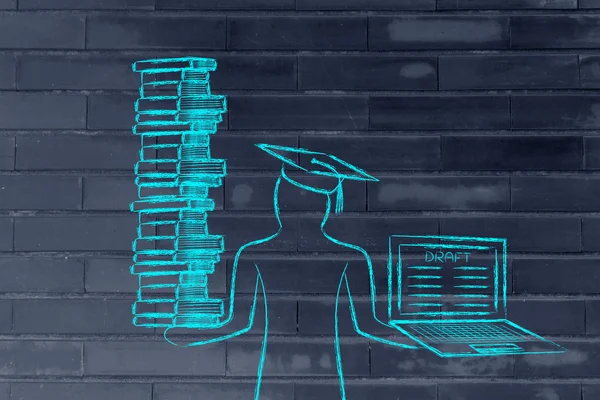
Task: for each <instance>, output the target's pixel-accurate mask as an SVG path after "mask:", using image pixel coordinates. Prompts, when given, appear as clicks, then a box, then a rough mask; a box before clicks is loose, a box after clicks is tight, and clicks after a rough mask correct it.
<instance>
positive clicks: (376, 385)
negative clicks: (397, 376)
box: [295, 380, 437, 400]
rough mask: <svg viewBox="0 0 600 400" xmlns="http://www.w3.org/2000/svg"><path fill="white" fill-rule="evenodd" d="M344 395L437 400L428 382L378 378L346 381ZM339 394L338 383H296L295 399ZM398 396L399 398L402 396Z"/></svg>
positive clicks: (323, 399) (381, 399)
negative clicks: (391, 380) (382, 379)
mask: <svg viewBox="0 0 600 400" xmlns="http://www.w3.org/2000/svg"><path fill="white" fill-rule="evenodd" d="M345 389H346V396H347V398H350V399H367V398H376V399H378V400H398V396H399V395H401V396H402V397H406V398H407V399H419V400H437V395H436V387H435V385H434V384H428V383H404V382H402V383H400V382H398V381H394V382H385V381H380V380H377V381H375V380H372V381H369V380H364V381H363V380H361V381H358V382H346V388H345ZM339 396H340V386H339V384H331V383H328V384H327V383H318V382H315V383H297V384H296V397H295V400H328V399H335V398H337V397H339ZM402 397H400V398H402Z"/></svg>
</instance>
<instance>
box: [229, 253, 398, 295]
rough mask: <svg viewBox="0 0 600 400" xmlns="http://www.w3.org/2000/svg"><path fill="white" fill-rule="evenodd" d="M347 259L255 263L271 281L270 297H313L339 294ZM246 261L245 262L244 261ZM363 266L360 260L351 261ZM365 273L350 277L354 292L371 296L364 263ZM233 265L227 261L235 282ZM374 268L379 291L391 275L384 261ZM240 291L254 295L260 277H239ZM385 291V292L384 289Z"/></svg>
mask: <svg viewBox="0 0 600 400" xmlns="http://www.w3.org/2000/svg"><path fill="white" fill-rule="evenodd" d="M349 261H350V260H349V259H346V258H345V257H339V258H337V257H336V258H332V257H328V258H321V257H320V258H315V257H302V258H300V257H296V258H295V259H290V258H276V259H272V258H264V257H257V258H252V262H256V264H257V265H258V267H259V268H260V273H261V276H262V277H263V279H264V281H265V282H267V283H265V285H268V293H269V294H279V293H281V294H294V295H301V294H305V293H311V294H315V295H317V294H331V295H334V294H336V293H337V290H338V286H339V284H340V277H341V276H342V272H343V271H344V268H345V267H346V264H347V263H348V262H349ZM240 262H242V261H240ZM350 262H354V263H359V261H350ZM362 263H363V266H364V267H365V268H363V270H362V271H361V272H362V274H360V273H358V274H354V275H352V276H350V277H349V279H350V286H351V287H352V290H353V293H356V294H369V293H370V287H369V285H368V278H369V275H368V270H367V268H366V262H364V261H363V262H362ZM232 268H233V262H232V260H228V262H227V282H230V281H231V274H232ZM373 268H374V270H376V271H379V272H380V274H376V276H375V277H376V278H380V279H379V281H377V282H376V285H377V287H378V288H381V287H383V286H382V285H383V284H385V285H387V276H385V275H384V274H383V273H382V271H385V272H387V262H385V261H383V260H373ZM236 278H237V280H236V291H237V292H239V293H252V294H253V293H254V288H255V286H256V278H255V277H254V275H251V274H245V275H242V274H240V275H237V276H236ZM380 290H381V289H380Z"/></svg>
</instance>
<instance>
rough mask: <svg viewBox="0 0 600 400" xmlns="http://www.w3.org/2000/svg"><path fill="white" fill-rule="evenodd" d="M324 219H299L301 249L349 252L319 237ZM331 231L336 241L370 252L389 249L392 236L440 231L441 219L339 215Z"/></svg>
mask: <svg viewBox="0 0 600 400" xmlns="http://www.w3.org/2000/svg"><path fill="white" fill-rule="evenodd" d="M319 221H320V218H314V217H304V218H301V219H299V220H298V235H299V238H300V239H299V243H298V250H300V251H333V252H347V251H349V249H348V248H347V247H343V246H341V245H337V244H335V243H333V242H330V241H328V240H327V239H326V238H325V237H324V236H323V235H322V234H321V235H320V236H317V233H316V232H317V231H318V226H319ZM326 230H327V234H328V235H330V236H332V237H334V238H335V239H336V240H339V241H342V242H345V243H352V244H353V245H358V246H360V247H362V248H363V249H365V250H367V251H387V250H388V245H389V244H388V239H389V236H390V235H397V234H400V233H402V232H411V234H413V235H435V234H437V233H438V221H437V218H430V217H389V216H386V217H382V218H379V217H374V216H373V217H352V218H343V217H342V218H336V219H333V218H332V219H331V220H330V221H328V222H327V227H326Z"/></svg>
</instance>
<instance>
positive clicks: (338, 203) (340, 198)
mask: <svg viewBox="0 0 600 400" xmlns="http://www.w3.org/2000/svg"><path fill="white" fill-rule="evenodd" d="M343 210H344V190H343V189H342V181H340V183H339V185H338V188H337V195H336V198H335V215H340V214H341V213H342V211H343Z"/></svg>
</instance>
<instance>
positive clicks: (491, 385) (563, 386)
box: [438, 382, 581, 400]
mask: <svg viewBox="0 0 600 400" xmlns="http://www.w3.org/2000/svg"><path fill="white" fill-rule="evenodd" d="M438 391H439V400H453V399H462V400H475V399H480V398H481V396H482V395H483V394H484V393H485V398H486V399H489V400H504V399H535V398H539V399H551V398H553V397H554V398H555V399H560V400H563V399H564V400H581V385H580V384H579V383H566V382H561V383H554V382H552V383H549V382H544V383H533V382H510V383H509V382H507V383H504V382H502V383H496V382H477V383H475V382H465V383H462V382H461V383H440V384H439V386H438Z"/></svg>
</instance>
